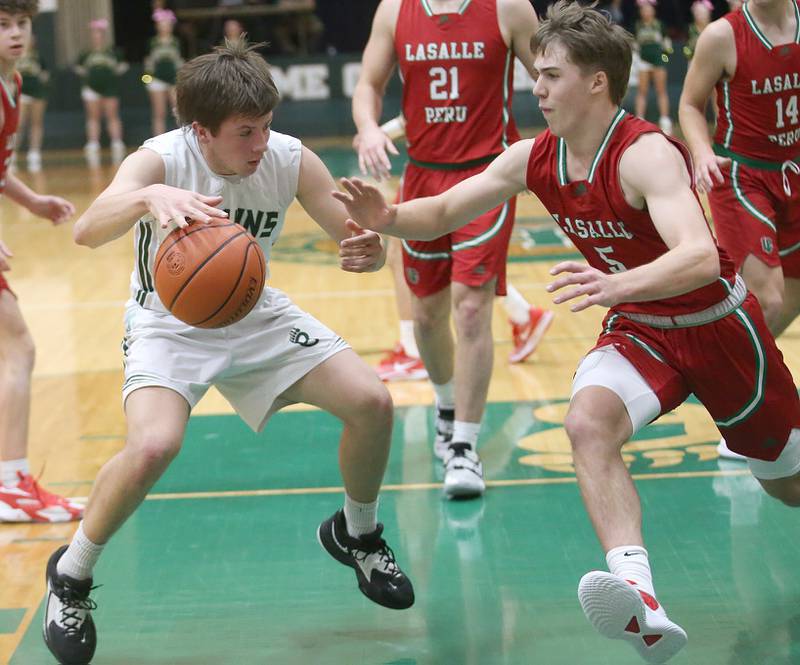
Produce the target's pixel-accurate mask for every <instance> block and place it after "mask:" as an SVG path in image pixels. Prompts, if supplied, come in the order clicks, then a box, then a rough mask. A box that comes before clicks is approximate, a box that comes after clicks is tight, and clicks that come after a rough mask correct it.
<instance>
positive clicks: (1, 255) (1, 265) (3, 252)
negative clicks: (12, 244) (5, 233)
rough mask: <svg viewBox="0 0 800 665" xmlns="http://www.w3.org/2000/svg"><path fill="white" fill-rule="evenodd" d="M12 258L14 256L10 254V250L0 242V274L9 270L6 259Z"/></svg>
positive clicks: (9, 266)
mask: <svg viewBox="0 0 800 665" xmlns="http://www.w3.org/2000/svg"><path fill="white" fill-rule="evenodd" d="M12 256H14V255H13V254H12V253H11V250H10V249H9V248H8V247H6V244H5V243H4V242H3V241H2V240H0V272H5V271H6V270H11V264H10V263H9V262H8V259H10V258H11V257H12Z"/></svg>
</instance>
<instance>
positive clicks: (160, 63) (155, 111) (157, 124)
mask: <svg viewBox="0 0 800 665" xmlns="http://www.w3.org/2000/svg"><path fill="white" fill-rule="evenodd" d="M175 20H176V19H175V14H174V13H173V12H172V11H171V10H169V9H156V10H155V11H154V12H153V21H154V22H155V24H156V36H155V37H153V38H152V39H151V40H150V51H149V53H148V54H147V57H146V58H145V60H144V70H145V76H144V77H143V79H144V82H145V85H146V86H147V92H148V94H149V95H150V108H151V111H152V116H151V117H152V124H153V135H155V136H158V135H159V134H163V133H164V132H166V131H167V107H168V106H169V107H170V108H171V107H173V106H174V105H175V80H176V78H177V75H178V69H179V68H180V66H181V65H182V64H183V58H181V47H180V43H179V42H178V38H177V37H175V35H173V34H172V31H173V29H174V27H175Z"/></svg>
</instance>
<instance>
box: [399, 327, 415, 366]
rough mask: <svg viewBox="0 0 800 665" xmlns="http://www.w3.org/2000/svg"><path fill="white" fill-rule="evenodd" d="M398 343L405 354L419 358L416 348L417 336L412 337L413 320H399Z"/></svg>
mask: <svg viewBox="0 0 800 665" xmlns="http://www.w3.org/2000/svg"><path fill="white" fill-rule="evenodd" d="M400 344H401V345H402V346H403V351H405V352H406V355H409V356H411V357H412V358H419V348H417V338H416V337H414V322H413V321H406V320H402V321H400Z"/></svg>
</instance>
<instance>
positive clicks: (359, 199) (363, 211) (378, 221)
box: [333, 178, 394, 233]
mask: <svg viewBox="0 0 800 665" xmlns="http://www.w3.org/2000/svg"><path fill="white" fill-rule="evenodd" d="M339 182H340V183H341V185H342V187H344V189H345V191H344V192H333V198H335V199H336V200H337V201H341V202H342V203H344V205H345V207H346V208H347V212H348V213H349V214H350V217H352V218H353V220H354V221H355V222H356V223H357V224H358V225H359V226H361V227H362V228H365V229H370V230H372V231H378V232H379V233H380V232H381V231H383V230H384V229H387V228H389V227H390V226H391V225H392V223H393V221H394V215H393V214H392V209H391V208H390V207H389V206H388V205H386V199H384V198H383V194H381V193H380V190H379V189H378V188H377V187H375V186H373V185H368V184H367V183H365V182H364V181H363V180H361V179H359V178H341V179H340V180H339Z"/></svg>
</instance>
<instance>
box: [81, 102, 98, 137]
mask: <svg viewBox="0 0 800 665" xmlns="http://www.w3.org/2000/svg"><path fill="white" fill-rule="evenodd" d="M83 106H84V108H85V109H86V140H87V142H88V143H100V114H101V108H100V100H99V99H92V100H83Z"/></svg>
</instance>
